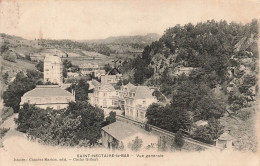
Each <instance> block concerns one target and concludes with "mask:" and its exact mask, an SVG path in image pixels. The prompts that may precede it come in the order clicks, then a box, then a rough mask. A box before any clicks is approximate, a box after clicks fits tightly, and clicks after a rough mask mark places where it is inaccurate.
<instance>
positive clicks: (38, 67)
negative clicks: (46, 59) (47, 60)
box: [35, 61, 43, 72]
mask: <svg viewBox="0 0 260 166" xmlns="http://www.w3.org/2000/svg"><path fill="white" fill-rule="evenodd" d="M35 67H36V68H37V70H39V71H40V72H43V61H39V62H38V63H37V64H36V65H35Z"/></svg>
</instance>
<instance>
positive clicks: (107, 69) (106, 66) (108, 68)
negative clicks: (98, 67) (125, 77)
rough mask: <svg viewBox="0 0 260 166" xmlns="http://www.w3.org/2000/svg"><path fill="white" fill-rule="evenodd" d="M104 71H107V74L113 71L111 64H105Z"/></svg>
mask: <svg viewBox="0 0 260 166" xmlns="http://www.w3.org/2000/svg"><path fill="white" fill-rule="evenodd" d="M104 69H105V71H106V73H107V72H109V71H110V70H111V69H112V67H111V66H110V65H109V64H105V66H104Z"/></svg>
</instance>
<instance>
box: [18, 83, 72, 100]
mask: <svg viewBox="0 0 260 166" xmlns="http://www.w3.org/2000/svg"><path fill="white" fill-rule="evenodd" d="M47 96H49V97H51V96H73V95H72V94H71V93H70V92H68V91H66V90H64V89H61V88H60V87H59V85H38V86H36V88H34V89H33V90H31V91H29V92H27V93H25V94H24V95H23V97H47Z"/></svg>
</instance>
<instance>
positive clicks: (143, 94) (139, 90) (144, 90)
mask: <svg viewBox="0 0 260 166" xmlns="http://www.w3.org/2000/svg"><path fill="white" fill-rule="evenodd" d="M130 92H134V93H135V97H134V98H135V99H144V98H154V96H153V95H152V94H153V92H152V90H151V89H150V88H149V87H147V86H136V87H135V88H133V89H131V90H130Z"/></svg>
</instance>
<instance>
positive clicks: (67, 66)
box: [62, 59, 73, 69]
mask: <svg viewBox="0 0 260 166" xmlns="http://www.w3.org/2000/svg"><path fill="white" fill-rule="evenodd" d="M62 64H63V67H64V68H65V69H68V68H71V67H72V66H73V65H72V63H71V61H69V60H67V59H65V60H64V61H63V63H62Z"/></svg>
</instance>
